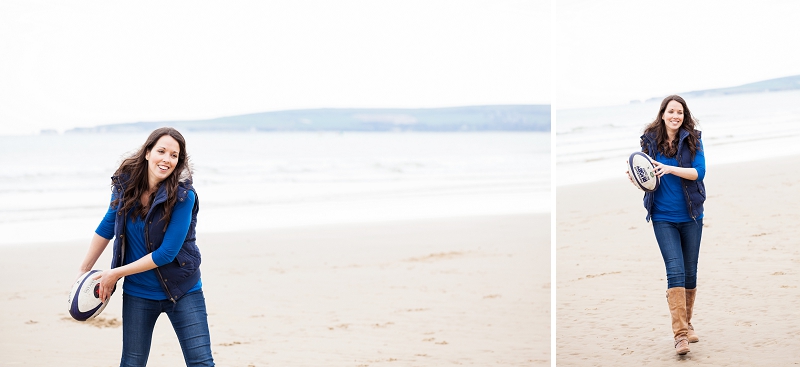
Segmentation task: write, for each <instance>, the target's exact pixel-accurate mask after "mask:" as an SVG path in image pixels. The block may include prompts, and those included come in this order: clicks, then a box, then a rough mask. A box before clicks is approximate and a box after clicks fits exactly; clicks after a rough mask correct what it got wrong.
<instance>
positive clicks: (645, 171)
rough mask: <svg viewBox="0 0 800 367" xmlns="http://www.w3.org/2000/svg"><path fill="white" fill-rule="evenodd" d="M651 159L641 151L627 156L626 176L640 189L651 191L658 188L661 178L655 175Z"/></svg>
mask: <svg viewBox="0 0 800 367" xmlns="http://www.w3.org/2000/svg"><path fill="white" fill-rule="evenodd" d="M655 167H656V166H655V165H654V164H653V160H652V159H651V158H650V157H649V156H648V155H647V154H644V153H642V152H635V153H633V154H631V156H630V157H629V158H628V176H630V177H631V181H633V183H634V184H636V187H638V188H639V189H640V190H642V191H645V192H652V191H656V189H658V184H659V183H661V179H660V178H659V177H658V176H657V175H656V169H655Z"/></svg>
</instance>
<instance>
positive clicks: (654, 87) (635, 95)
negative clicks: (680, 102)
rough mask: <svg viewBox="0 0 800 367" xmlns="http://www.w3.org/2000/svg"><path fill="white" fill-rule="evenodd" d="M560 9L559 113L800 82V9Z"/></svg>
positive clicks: (565, 3) (708, 2)
mask: <svg viewBox="0 0 800 367" xmlns="http://www.w3.org/2000/svg"><path fill="white" fill-rule="evenodd" d="M555 3H556V13H557V22H556V52H555V55H556V56H555V57H556V63H555V65H556V66H555V68H556V75H557V76H556V81H555V83H556V87H555V89H556V94H555V98H554V101H553V104H554V105H555V106H556V108H558V109H563V108H575V107H588V106H600V105H613V104H625V103H628V102H629V101H631V100H636V99H647V98H650V97H656V96H666V95H669V94H674V93H680V92H688V91H692V90H700V89H710V88H718V87H728V86H736V85H741V84H746V83H750V82H755V81H760V80H765V79H772V78H778V77H784V76H790V75H798V74H800V1H790V0H785V1H776V0H760V1H726V0H702V1H689V0H672V1H642V0H615V1H580V0H556V1H555Z"/></svg>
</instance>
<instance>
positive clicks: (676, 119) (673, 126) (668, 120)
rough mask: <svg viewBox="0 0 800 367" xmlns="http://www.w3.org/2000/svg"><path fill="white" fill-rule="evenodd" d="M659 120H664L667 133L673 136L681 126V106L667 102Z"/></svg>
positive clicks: (678, 103) (674, 101)
mask: <svg viewBox="0 0 800 367" xmlns="http://www.w3.org/2000/svg"><path fill="white" fill-rule="evenodd" d="M661 119H663V120H664V126H665V127H666V128H667V133H668V134H669V135H670V136H674V134H676V133H677V132H678V129H680V127H681V125H682V124H683V105H682V104H681V103H680V102H678V101H676V100H672V101H669V103H668V104H667V108H666V109H665V110H664V114H663V115H661Z"/></svg>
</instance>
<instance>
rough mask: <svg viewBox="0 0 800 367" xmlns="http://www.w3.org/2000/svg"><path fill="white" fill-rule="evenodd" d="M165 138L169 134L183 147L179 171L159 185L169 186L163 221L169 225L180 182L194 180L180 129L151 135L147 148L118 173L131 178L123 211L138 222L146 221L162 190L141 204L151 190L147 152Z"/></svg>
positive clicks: (139, 151)
mask: <svg viewBox="0 0 800 367" xmlns="http://www.w3.org/2000/svg"><path fill="white" fill-rule="evenodd" d="M164 135H169V136H170V137H172V138H173V139H175V141H177V142H178V146H179V147H180V152H179V153H178V164H177V165H176V166H175V170H174V171H172V173H171V174H170V175H169V176H167V178H165V179H164V180H163V181H161V182H160V183H159V184H158V185H159V186H158V187H161V185H166V191H167V201H166V203H164V217H163V218H162V219H163V220H165V221H166V222H167V223H169V220H170V218H171V217H172V208H173V207H175V202H177V201H178V182H180V181H181V180H184V179H191V177H192V168H191V164H190V163H189V155H188V154H187V153H186V140H185V139H184V138H183V135H181V133H179V132H178V130H175V129H173V128H171V127H162V128H158V129H156V130H154V131H153V132H152V133H150V136H149V137H147V140H146V141H145V142H144V145H142V147H141V148H139V150H138V151H137V152H136V153H134V154H133V155H131V156H129V157H128V158H125V159H124V160H123V161H122V163H121V164H120V165H119V168H117V171H116V172H115V173H114V175H115V176H120V175H124V176H127V179H126V180H127V181H126V184H125V192H124V193H123V195H122V198H123V199H122V208H121V210H122V211H123V212H125V213H127V212H128V211H131V212H130V214H131V216H132V217H133V219H134V220H135V219H136V218H142V219H144V217H145V216H146V215H147V212H148V211H149V210H150V206H151V205H152V204H153V200H154V199H155V196H156V192H157V191H158V188H156V190H154V191H153V192H151V193H150V197H149V198H148V199H147V205H141V201H140V198H141V197H142V194H144V193H145V192H147V191H148V189H149V188H150V187H149V182H148V179H147V160H146V159H145V157H146V155H147V152H149V151H151V150H153V146H155V145H156V142H158V139H161V137H162V136H164ZM112 186H113V183H112ZM118 201H119V198H117V199H116V200H114V201H113V202H112V203H111V206H116V205H117V204H118ZM165 230H166V227H165Z"/></svg>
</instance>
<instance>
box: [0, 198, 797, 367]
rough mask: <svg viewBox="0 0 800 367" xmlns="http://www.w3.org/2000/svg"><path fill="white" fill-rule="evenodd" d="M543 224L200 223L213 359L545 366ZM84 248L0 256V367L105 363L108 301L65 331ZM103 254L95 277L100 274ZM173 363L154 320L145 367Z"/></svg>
mask: <svg viewBox="0 0 800 367" xmlns="http://www.w3.org/2000/svg"><path fill="white" fill-rule="evenodd" d="M201 215H202V213H201ZM549 217H550V216H549V214H542V215H533V214H532V215H511V216H487V217H464V218H450V219H437V220H424V221H405V222H390V223H378V224H351V225H337V226H317V227H304V228H284V229H275V230H263V231H254V232H244V233H235V234H203V233H202V217H201V218H200V225H199V226H198V230H199V234H198V245H199V246H200V247H201V251H202V252H203V265H202V270H203V285H204V286H203V289H204V292H205V296H206V301H207V306H208V310H209V323H210V327H211V337H212V350H213V352H214V356H215V362H216V363H217V365H219V366H379V365H395V366H401V365H402V366H448V365H480V366H485V365H505V366H532V365H533V366H549V365H550V349H549V348H550V344H549V339H550V311H549V304H550V282H549V274H550V265H549V264H550V247H549V239H550V230H549V228H550V219H549ZM90 234H91V232H90V233H89V234H88V235H90ZM88 235H87V237H88ZM87 243H88V240H87V241H86V243H84V242H81V241H79V242H69V243H50V244H28V245H16V246H15V245H9V246H2V247H0V274H1V275H2V277H3V278H4V279H5V280H4V281H3V282H2V283H0V309H2V311H3V312H2V313H0V325H2V333H0V355H2V356H3V357H2V358H3V362H2V365H3V366H55V365H58V366H116V365H118V364H119V354H120V350H121V336H122V335H121V327H120V326H121V303H122V302H121V299H122V298H121V292H118V293H117V294H115V295H114V296H113V297H112V299H111V303H110V304H109V306H108V307H107V308H106V310H105V311H104V313H103V314H102V315H100V317H99V318H98V319H96V320H95V321H92V322H87V323H80V322H77V321H73V320H71V319H70V317H69V314H68V313H67V311H66V303H67V291H68V289H69V287H70V286H71V282H72V280H73V279H74V276H75V270H74V269H75V268H76V267H77V266H78V263H79V262H80V260H81V259H82V257H83V255H84V254H85V251H86V246H87ZM109 252H110V249H107V250H106V252H105V253H104V255H103V257H101V259H100V260H99V261H98V266H96V268H104V267H107V264H108V263H109V260H108V256H109ZM782 270H783V271H784V272H787V273H788V274H790V272H789V270H788V269H786V268H782ZM776 271H777V270H776ZM784 279H787V281H788V276H787V277H785V278H784ZM787 284H789V283H787ZM787 291H789V292H796V289H790V290H787ZM787 300H788V299H787ZM703 316H705V315H703ZM181 365H183V358H182V356H181V351H180V347H179V345H178V342H177V339H176V337H175V335H174V332H173V331H172V328H171V326H170V325H169V321H168V319H167V317H166V315H162V317H161V318H160V319H159V321H158V324H157V325H156V330H155V334H154V341H153V346H152V350H151V353H150V362H149V364H148V366H181Z"/></svg>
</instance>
